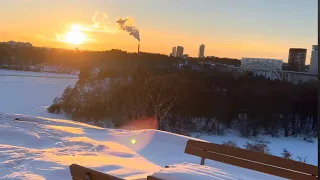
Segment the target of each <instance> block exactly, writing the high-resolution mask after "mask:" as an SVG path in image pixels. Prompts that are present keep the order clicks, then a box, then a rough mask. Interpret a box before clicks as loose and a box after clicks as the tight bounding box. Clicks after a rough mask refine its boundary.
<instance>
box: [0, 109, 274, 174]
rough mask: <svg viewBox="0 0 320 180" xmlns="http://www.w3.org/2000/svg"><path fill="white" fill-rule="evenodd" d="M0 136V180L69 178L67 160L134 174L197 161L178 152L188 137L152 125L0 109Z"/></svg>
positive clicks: (224, 169) (230, 169)
mask: <svg viewBox="0 0 320 180" xmlns="http://www.w3.org/2000/svg"><path fill="white" fill-rule="evenodd" d="M0 137H1V138H0V179H15V180H17V179H30V180H31V179H32V180H40V179H49V180H50V179H52V180H56V179H59V180H70V179H71V176H70V172H69V169H68V166H69V165H71V164H72V163H77V164H80V165H83V166H87V167H91V168H94V169H96V170H99V171H102V172H107V173H110V174H113V175H115V176H118V177H122V178H127V179H136V178H146V177H147V175H150V174H152V173H154V172H156V171H159V170H160V169H161V168H163V167H164V166H165V165H172V164H178V163H183V162H188V163H195V164H198V163H199V161H200V158H198V157H194V156H191V155H188V154H184V148H185V145H186V142H187V140H188V138H189V137H185V136H180V135H176V134H172V133H167V132H162V131H156V130H139V131H127V130H115V129H104V128H99V127H95V126H91V125H87V124H82V123H78V122H73V121H70V120H59V119H48V118H40V117H31V116H22V115H9V114H2V115H0ZM206 165H209V166H211V167H213V168H214V169H215V171H216V172H217V173H216V176H217V179H219V177H220V178H221V175H223V179H230V180H231V179H233V180H235V179H268V180H269V179H280V178H277V177H274V176H271V175H267V174H262V173H259V172H255V171H251V170H247V169H242V168H239V167H234V166H231V165H227V164H222V163H218V162H214V161H209V160H208V161H206ZM188 172H189V173H190V172H194V173H196V172H195V171H190V170H188ZM212 175H213V177H214V176H215V173H211V176H212Z"/></svg>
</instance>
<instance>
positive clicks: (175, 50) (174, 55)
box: [170, 47, 177, 57]
mask: <svg viewBox="0 0 320 180" xmlns="http://www.w3.org/2000/svg"><path fill="white" fill-rule="evenodd" d="M176 53H177V47H173V48H172V52H171V54H170V56H172V57H176Z"/></svg>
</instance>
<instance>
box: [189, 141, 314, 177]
mask: <svg viewBox="0 0 320 180" xmlns="http://www.w3.org/2000/svg"><path fill="white" fill-rule="evenodd" d="M188 147H195V148H199V149H203V150H207V151H212V152H216V153H221V154H225V155H230V156H235V157H238V158H242V159H248V160H251V161H256V162H260V163H263V164H269V165H273V166H278V167H282V168H286V169H290V170H294V171H299V172H303V173H306V174H312V175H315V176H318V167H317V166H313V165H310V164H305V163H301V162H297V161H293V160H288V159H283V158H280V157H276V156H272V155H267V154H263V153H259V152H252V151H248V150H244V149H240V148H233V147H228V146H224V145H219V144H213V143H208V142H201V141H194V140H188V142H187V145H186V149H187V148H188ZM194 155H195V156H199V155H197V154H194ZM201 157H202V156H201ZM212 160H214V159H212Z"/></svg>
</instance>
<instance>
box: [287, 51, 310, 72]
mask: <svg viewBox="0 0 320 180" xmlns="http://www.w3.org/2000/svg"><path fill="white" fill-rule="evenodd" d="M306 57H307V49H302V48H290V50H289V58H288V66H289V70H291V71H303V70H304V68H305V64H306Z"/></svg>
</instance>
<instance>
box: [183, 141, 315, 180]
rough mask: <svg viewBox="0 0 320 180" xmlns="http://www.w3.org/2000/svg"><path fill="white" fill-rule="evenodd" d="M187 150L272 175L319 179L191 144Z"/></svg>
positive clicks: (299, 178)
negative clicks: (216, 152) (202, 148)
mask: <svg viewBox="0 0 320 180" xmlns="http://www.w3.org/2000/svg"><path fill="white" fill-rule="evenodd" d="M185 152H186V153H187V154H191V155H195V156H200V157H206V158H208V159H212V160H214V161H219V162H222V163H226V164H231V165H235V166H239V167H242V168H246V169H251V170H255V171H259V172H263V173H267V174H271V175H275V176H280V177H284V178H288V179H293V180H301V179H303V180H316V179H317V177H315V176H310V175H304V174H300V173H298V172H293V171H289V170H285V169H279V168H277V167H272V166H268V165H264V164H257V163H255V162H250V161H245V160H242V159H236V158H233V157H229V156H224V155H221V154H215V153H212V152H206V151H204V150H201V149H196V148H192V147H190V146H189V147H187V148H186V150H185Z"/></svg>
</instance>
